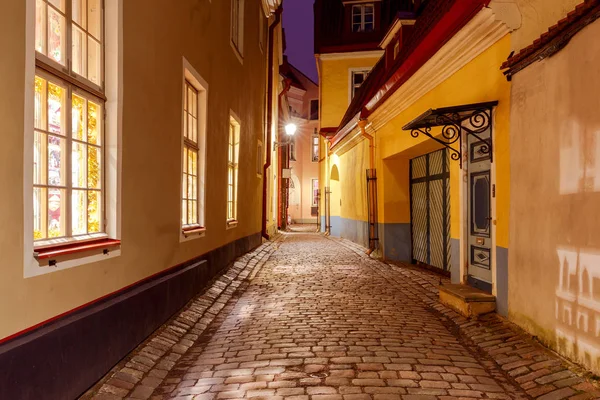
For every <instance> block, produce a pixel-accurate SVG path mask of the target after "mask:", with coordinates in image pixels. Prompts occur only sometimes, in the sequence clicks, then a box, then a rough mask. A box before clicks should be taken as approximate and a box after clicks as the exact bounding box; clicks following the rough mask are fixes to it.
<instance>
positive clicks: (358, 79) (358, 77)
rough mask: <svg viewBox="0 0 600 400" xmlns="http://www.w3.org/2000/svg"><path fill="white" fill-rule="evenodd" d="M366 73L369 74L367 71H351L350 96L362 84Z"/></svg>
mask: <svg viewBox="0 0 600 400" xmlns="http://www.w3.org/2000/svg"><path fill="white" fill-rule="evenodd" d="M367 75H369V71H352V77H351V82H350V84H351V85H352V86H351V87H352V98H354V95H355V94H356V91H357V90H358V88H359V87H361V85H362V84H363V82H364V81H365V80H366V79H367Z"/></svg>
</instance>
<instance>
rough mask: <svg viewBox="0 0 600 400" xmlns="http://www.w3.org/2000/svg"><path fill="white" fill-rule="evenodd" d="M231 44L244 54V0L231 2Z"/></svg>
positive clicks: (240, 54)
mask: <svg viewBox="0 0 600 400" xmlns="http://www.w3.org/2000/svg"><path fill="white" fill-rule="evenodd" d="M231 44H232V45H233V47H234V49H235V50H236V51H237V52H238V54H239V56H240V57H241V56H242V55H243V54H244V0H231Z"/></svg>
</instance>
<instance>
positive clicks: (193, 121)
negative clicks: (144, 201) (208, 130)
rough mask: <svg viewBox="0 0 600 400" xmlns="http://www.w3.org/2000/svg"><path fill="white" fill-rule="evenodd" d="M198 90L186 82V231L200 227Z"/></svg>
mask: <svg viewBox="0 0 600 400" xmlns="http://www.w3.org/2000/svg"><path fill="white" fill-rule="evenodd" d="M198 103H199V102H198V90H197V89H196V88H195V87H194V86H192V84H191V83H190V82H189V81H187V80H186V81H185V96H184V101H183V180H182V182H183V186H182V187H183V193H182V202H181V224H182V228H183V230H184V231H186V230H188V229H193V228H196V227H199V226H200V220H199V216H198V214H199V207H198V153H199V151H200V148H199V146H198Z"/></svg>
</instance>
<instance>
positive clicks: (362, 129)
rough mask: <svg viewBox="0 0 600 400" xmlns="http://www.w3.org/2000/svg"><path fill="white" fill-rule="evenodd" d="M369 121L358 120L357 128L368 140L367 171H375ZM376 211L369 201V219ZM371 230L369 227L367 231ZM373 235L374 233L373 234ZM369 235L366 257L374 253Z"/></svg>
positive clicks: (375, 206) (372, 139)
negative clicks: (368, 130)
mask: <svg viewBox="0 0 600 400" xmlns="http://www.w3.org/2000/svg"><path fill="white" fill-rule="evenodd" d="M368 122H369V121H368V120H367V119H360V120H359V121H358V127H359V129H360V133H361V135H362V136H363V137H364V138H366V139H367V140H369V169H371V171H374V170H375V145H374V138H373V135H371V134H369V133H367V129H366V126H367V123H368ZM367 184H369V182H367ZM368 194H369V193H368V188H367V196H368ZM376 210H377V204H375V202H374V201H369V210H367V212H368V213H369V219H371V216H372V218H375V215H376ZM370 223H371V221H369V225H370ZM370 230H371V227H370V226H369V231H370ZM373 233H374V232H373ZM370 236H371V235H370V234H369V249H368V250H367V251H366V254H367V255H371V253H373V251H375V245H374V243H373V242H374V240H371V237H370Z"/></svg>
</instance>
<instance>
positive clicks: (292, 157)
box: [290, 136, 296, 161]
mask: <svg viewBox="0 0 600 400" xmlns="http://www.w3.org/2000/svg"><path fill="white" fill-rule="evenodd" d="M290 161H296V137H294V136H292V137H291V138H290Z"/></svg>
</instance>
